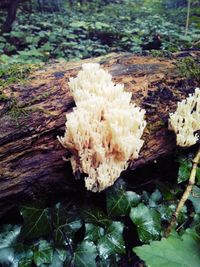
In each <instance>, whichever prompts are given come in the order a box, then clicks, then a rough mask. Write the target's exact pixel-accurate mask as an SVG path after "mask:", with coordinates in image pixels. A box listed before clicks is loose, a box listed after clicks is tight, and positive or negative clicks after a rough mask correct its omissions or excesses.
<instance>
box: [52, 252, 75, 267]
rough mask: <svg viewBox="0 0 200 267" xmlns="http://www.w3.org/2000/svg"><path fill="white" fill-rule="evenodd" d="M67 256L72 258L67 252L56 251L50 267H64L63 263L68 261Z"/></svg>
mask: <svg viewBox="0 0 200 267" xmlns="http://www.w3.org/2000/svg"><path fill="white" fill-rule="evenodd" d="M67 256H69V258H70V256H71V255H68V254H67V251H66V250H63V249H56V250H55V251H54V254H53V259H52V262H51V264H50V265H49V267H55V266H56V267H63V262H64V261H65V260H66V258H67Z"/></svg>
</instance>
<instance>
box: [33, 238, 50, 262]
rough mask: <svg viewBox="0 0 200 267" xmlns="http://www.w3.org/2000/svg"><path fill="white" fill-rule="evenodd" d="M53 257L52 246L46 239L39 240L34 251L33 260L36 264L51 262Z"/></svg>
mask: <svg viewBox="0 0 200 267" xmlns="http://www.w3.org/2000/svg"><path fill="white" fill-rule="evenodd" d="M52 259H53V248H52V247H51V245H50V244H49V243H48V242H47V241H46V240H40V242H39V245H38V248H37V250H36V251H35V252H34V255H33V260H34V263H35V264H36V265H37V266H41V265H42V264H44V263H51V262H52Z"/></svg>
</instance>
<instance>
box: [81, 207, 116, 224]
mask: <svg viewBox="0 0 200 267" xmlns="http://www.w3.org/2000/svg"><path fill="white" fill-rule="evenodd" d="M82 213H83V217H84V219H85V221H86V222H87V223H92V224H94V225H99V226H101V227H107V226H109V225H110V224H111V223H112V220H111V219H110V218H109V217H108V216H107V215H106V214H105V213H104V212H103V211H102V210H100V209H97V208H91V209H90V208H86V209H84V210H83V212H82Z"/></svg>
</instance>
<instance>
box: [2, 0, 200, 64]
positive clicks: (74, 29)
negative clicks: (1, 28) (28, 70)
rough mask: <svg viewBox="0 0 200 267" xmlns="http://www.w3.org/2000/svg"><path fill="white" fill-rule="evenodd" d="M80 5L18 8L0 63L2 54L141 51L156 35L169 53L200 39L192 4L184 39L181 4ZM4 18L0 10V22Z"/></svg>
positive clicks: (35, 56) (21, 57) (33, 58)
mask: <svg viewBox="0 0 200 267" xmlns="http://www.w3.org/2000/svg"><path fill="white" fill-rule="evenodd" d="M40 2H42V3H43V4H41V6H39V5H38V3H40ZM82 2H84V4H82V5H81V4H80V2H79V1H73V4H72V5H70V1H32V11H30V10H28V11H27V10H24V9H23V8H22V9H19V10H18V15H17V20H16V22H15V23H14V25H13V30H12V31H11V32H10V33H4V34H2V36H0V59H1V57H2V56H4V55H5V54H6V55H8V56H12V61H13V60H14V61H17V62H18V61H25V62H27V61H30V62H41V61H43V62H46V61H49V60H50V59H55V58H56V59H58V58H64V59H65V60H79V59H82V58H87V57H94V56H100V55H104V54H107V53H109V52H113V51H116V52H118V51H127V52H134V53H141V52H142V45H145V44H147V43H149V42H152V40H153V37H154V36H155V35H159V36H160V37H161V41H162V47H161V49H162V50H164V51H165V50H167V51H170V52H174V51H178V50H182V49H187V48H190V47H192V44H193V42H195V41H197V40H199V38H200V19H199V13H200V9H199V8H197V7H196V6H195V7H193V9H192V12H191V23H190V30H189V33H188V35H187V36H185V35H184V27H185V17H186V5H185V2H184V1H183V3H182V6H181V7H180V8H176V9H174V4H173V3H172V1H166V0H163V1H161V0H155V1H153V3H152V1H149V0H145V1H128V0H126V1H107V2H109V3H107V2H106V1H98V0H96V1H82ZM175 2H176V1H175ZM106 3H107V4H106ZM4 19H5V13H2V12H1V16H0V21H1V22H3V20H4Z"/></svg>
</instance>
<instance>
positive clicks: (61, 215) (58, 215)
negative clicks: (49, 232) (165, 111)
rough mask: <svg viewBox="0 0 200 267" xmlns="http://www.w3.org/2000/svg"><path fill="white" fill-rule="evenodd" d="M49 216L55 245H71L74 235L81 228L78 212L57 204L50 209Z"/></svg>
mask: <svg viewBox="0 0 200 267" xmlns="http://www.w3.org/2000/svg"><path fill="white" fill-rule="evenodd" d="M51 214H52V218H51V219H52V225H53V228H54V242H55V243H56V244H57V245H64V244H66V242H67V243H72V241H73V239H74V235H75V233H76V232H77V231H78V230H79V229H80V228H81V227H82V222H81V218H80V215H79V213H78V210H77V209H76V208H75V207H73V208H72V207H71V206H66V205H63V204H61V203H58V204H56V206H55V207H54V208H53V209H52V212H51Z"/></svg>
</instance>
